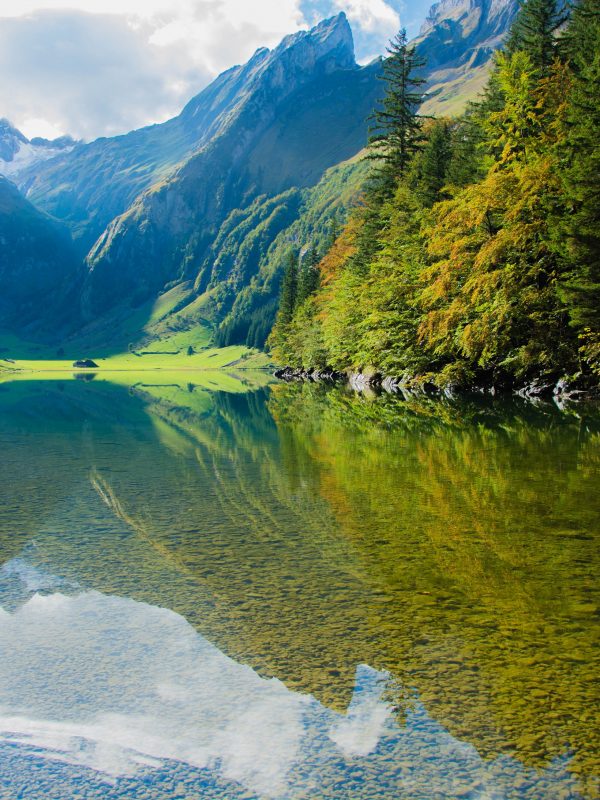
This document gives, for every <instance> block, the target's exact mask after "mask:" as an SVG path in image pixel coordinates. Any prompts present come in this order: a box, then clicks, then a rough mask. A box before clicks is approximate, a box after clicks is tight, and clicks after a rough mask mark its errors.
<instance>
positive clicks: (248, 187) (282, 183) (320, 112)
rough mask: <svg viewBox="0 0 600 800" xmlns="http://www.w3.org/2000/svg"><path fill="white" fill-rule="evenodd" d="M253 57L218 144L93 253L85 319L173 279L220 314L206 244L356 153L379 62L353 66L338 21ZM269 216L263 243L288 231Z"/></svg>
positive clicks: (129, 215) (220, 297)
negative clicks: (255, 207)
mask: <svg viewBox="0 0 600 800" xmlns="http://www.w3.org/2000/svg"><path fill="white" fill-rule="evenodd" d="M255 59H256V60H257V61H258V63H256V61H255V68H254V69H253V70H252V72H253V75H252V78H251V80H250V81H248V82H247V83H246V85H245V86H244V87H243V93H242V95H241V97H239V95H238V97H239V99H238V98H237V97H236V102H235V104H234V105H233V107H232V109H231V111H230V113H229V114H228V118H227V120H226V121H225V123H224V124H223V125H222V126H221V127H220V129H219V130H218V131H217V133H216V135H214V136H213V137H212V138H211V139H210V141H208V142H207V143H206V144H205V145H204V147H202V148H201V149H200V150H199V151H198V152H196V153H195V154H194V155H193V156H192V157H191V158H189V159H188V161H187V162H186V163H185V164H183V165H182V166H181V167H180V168H179V169H178V170H177V171H176V172H175V173H174V174H173V175H171V176H170V177H169V178H168V179H166V180H164V181H161V182H159V183H158V184H155V185H154V186H152V187H151V188H150V189H149V190H148V191H146V192H145V193H143V194H142V195H141V196H140V197H139V198H138V199H137V201H136V202H135V203H134V204H133V206H132V207H131V208H129V209H128V210H127V211H126V212H125V214H123V215H122V216H120V217H118V218H117V219H116V220H115V221H114V222H112V223H111V225H110V226H109V227H108V229H107V230H106V232H105V233H104V234H103V235H102V236H101V238H100V239H99V240H98V242H97V243H96V245H95V246H94V248H93V249H92V251H91V253H90V255H89V258H88V263H89V267H90V272H89V276H88V280H87V282H86V286H85V293H84V309H85V312H86V314H87V315H88V317H89V318H90V319H91V318H94V317H95V316H97V315H98V314H102V313H104V312H106V311H107V310H108V309H109V308H110V307H111V305H114V303H115V300H114V298H115V297H129V296H131V293H132V292H135V294H136V297H137V299H138V301H141V300H143V299H147V298H148V297H150V296H152V295H153V294H155V293H157V292H159V291H160V290H161V289H162V288H163V287H165V286H166V285H167V284H168V283H169V282H171V281H173V280H176V281H182V280H191V281H193V282H194V286H195V291H196V295H197V297H199V296H201V295H205V297H206V300H207V301H208V299H209V297H210V296H211V295H214V293H215V292H216V293H217V297H216V298H214V297H213V298H212V299H216V302H217V304H218V305H219V306H220V307H219V308H217V313H218V312H220V311H221V310H223V309H225V310H226V308H227V305H228V304H231V302H233V300H234V296H233V293H229V292H227V291H226V290H225V289H224V287H223V282H228V279H229V277H230V275H229V274H228V273H227V272H226V273H223V271H221V270H219V265H218V261H215V260H214V257H213V256H214V254H211V246H212V245H213V243H214V242H215V241H216V240H217V238H218V236H219V233H220V230H221V227H222V226H223V225H224V224H229V223H230V222H231V220H230V215H232V214H235V215H239V214H243V213H244V210H245V209H246V210H247V209H249V208H250V207H251V206H252V204H253V203H255V201H256V200H257V198H259V197H264V196H266V197H276V196H278V195H280V194H282V193H284V192H286V191H288V190H290V189H292V188H297V189H298V188H299V189H301V188H303V187H307V186H311V185H314V184H316V183H317V182H318V181H319V179H320V178H321V176H322V175H323V173H324V172H325V170H326V169H328V168H329V167H332V166H334V165H335V164H337V163H339V162H340V161H343V160H345V159H347V158H349V157H351V156H353V155H354V154H355V153H356V152H357V151H359V150H360V149H361V147H363V146H364V143H365V139H366V121H365V120H366V119H367V117H368V115H369V112H370V110H371V109H372V107H373V104H374V103H375V102H376V100H377V98H378V96H379V93H380V86H379V85H378V81H377V76H378V74H379V71H380V64H379V63H375V64H372V65H370V66H368V67H363V68H361V67H358V66H357V65H356V63H355V60H354V51H353V42H352V33H351V30H350V27H349V25H348V22H347V20H346V17H345V16H344V15H343V14H341V15H339V16H338V17H336V18H334V19H332V20H328V21H326V22H324V23H321V24H320V25H319V26H317V27H316V28H315V29H313V30H312V31H309V32H302V33H299V34H296V35H294V36H290V37H288V38H286V39H284V41H283V42H282V43H281V45H280V46H279V47H278V48H276V49H275V50H274V51H273V52H268V51H260V53H259V54H258V55H257V56H255ZM273 214H274V215H275V216H273V215H271V214H270V215H269V220H268V222H267V224H268V225H269V227H270V230H271V233H270V238H271V240H272V238H274V236H276V235H277V234H278V233H279V232H280V231H281V230H282V229H283V227H287V226H288V225H289V224H290V222H291V221H292V220H291V219H290V218H289V215H286V214H285V213H283V214H282V213H277V212H275V211H273ZM256 235H257V234H256ZM139 264H143V265H144V267H143V270H141V271H140V269H139V266H138V265H139ZM251 267H254V265H251ZM251 278H252V272H250V274H246V275H242V276H240V280H239V281H238V286H237V287H234V288H242V286H243V285H245V284H247V283H248V282H249V281H250V280H251ZM224 295H227V296H224Z"/></svg>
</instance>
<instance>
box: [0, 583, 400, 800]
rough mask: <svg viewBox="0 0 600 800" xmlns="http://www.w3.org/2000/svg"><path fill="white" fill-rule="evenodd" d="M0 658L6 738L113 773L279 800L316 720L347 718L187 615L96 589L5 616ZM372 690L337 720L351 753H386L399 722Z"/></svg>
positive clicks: (1, 724) (34, 601) (1, 732)
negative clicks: (200, 781)
mask: <svg viewBox="0 0 600 800" xmlns="http://www.w3.org/2000/svg"><path fill="white" fill-rule="evenodd" d="M15 643H18V647H15ZM0 651H1V652H3V653H10V657H9V658H3V659H2V661H1V662H0V738H2V739H3V740H4V741H6V742H12V743H18V744H23V745H28V746H29V747H35V748H36V749H37V750H38V752H39V754H40V755H42V756H43V757H44V758H46V759H52V760H59V761H63V762H64V763H67V764H72V765H77V766H84V767H88V768H91V769H93V770H95V771H97V772H100V773H102V774H104V775H106V776H109V777H112V778H119V777H126V776H132V775H135V774H136V773H137V772H139V771H140V769H147V768H148V767H150V768H152V767H159V766H161V765H162V764H163V763H164V761H166V760H171V761H180V762H183V763H185V764H188V765H189V766H191V767H195V768H197V769H210V770H213V771H217V772H218V773H219V775H220V776H221V777H222V778H224V779H226V780H229V781H235V782H236V783H239V784H241V785H242V786H243V787H244V788H246V789H247V790H250V791H252V792H256V793H258V794H260V795H263V796H266V797H272V796H280V795H282V794H284V793H285V792H286V789H287V787H288V780H289V774H290V771H291V769H292V767H293V766H294V764H296V763H297V762H298V761H299V760H300V759H301V758H302V755H303V752H304V751H305V750H306V749H307V747H308V748H310V744H311V743H310V737H311V735H312V736H316V735H318V732H317V728H315V726H314V725H313V726H309V725H308V722H309V719H311V718H312V720H313V722H314V717H315V715H316V716H319V715H325V716H326V717H327V721H328V723H329V725H331V723H332V722H334V719H333V718H334V717H338V716H339V715H335V714H334V713H333V712H330V711H326V710H325V709H323V708H322V707H321V706H319V704H318V703H317V702H316V701H315V700H314V699H312V698H310V697H307V696H303V695H300V694H297V693H295V692H292V691H290V690H289V689H287V688H286V687H285V685H284V684H283V683H281V682H280V681H279V680H276V679H264V678H261V677H260V676H259V675H257V674H256V673H255V672H254V671H253V670H252V669H250V668H249V667H246V666H243V665H240V664H237V663H236V662H234V661H232V660H231V659H230V658H228V657H227V656H225V655H224V654H223V653H221V652H220V651H219V650H217V648H215V647H214V646H213V645H211V644H210V643H209V642H207V641H206V640H205V639H204V638H202V637H201V636H200V635H198V634H197V633H196V631H195V630H194V629H193V628H192V627H191V626H190V625H189V624H188V623H187V622H186V621H185V620H184V619H183V618H182V617H180V616H179V615H177V614H175V613H173V612H171V611H168V610H166V609H161V608H155V607H152V606H149V605H146V604H143V603H138V602H135V601H133V600H128V599H123V598H118V597H110V596H106V595H103V594H100V593H98V592H86V593H82V594H78V595H75V596H67V595H64V594H52V595H41V594H35V595H34V596H33V597H32V598H31V599H30V600H29V601H28V602H26V603H25V604H24V605H23V606H21V607H20V608H19V609H18V610H17V611H16V612H15V613H13V614H8V613H6V612H3V611H2V612H0ZM373 690H374V691H375V692H376V693H378V692H379V691H380V690H379V689H378V687H377V685H376V683H374V682H373ZM365 694H366V701H367V702H366V703H365V704H364V707H363V704H362V702H361V701H360V700H358V701H357V703H356V704H355V706H353V709H352V710H351V714H350V717H349V718H348V721H347V724H346V723H343V722H341V718H340V720H339V721H338V727H335V724H334V725H333V730H334V731H335V732H334V734H332V739H333V740H334V741H335V742H337V743H338V745H339V746H340V748H341V751H342V752H343V753H347V754H349V755H350V754H366V753H368V752H370V751H371V750H372V749H373V748H374V747H376V745H377V741H378V738H379V736H380V735H381V733H382V732H383V725H384V722H385V718H386V717H387V716H388V715H389V711H388V709H387V707H386V706H384V705H382V703H381V701H380V700H379V699H378V694H375V696H373V694H372V692H369V691H368V690H367V691H366V692H365ZM374 720H376V724H375V725H374ZM324 724H325V722H324ZM344 725H346V726H345V727H344ZM317 727H318V726H317ZM311 731H312V733H311Z"/></svg>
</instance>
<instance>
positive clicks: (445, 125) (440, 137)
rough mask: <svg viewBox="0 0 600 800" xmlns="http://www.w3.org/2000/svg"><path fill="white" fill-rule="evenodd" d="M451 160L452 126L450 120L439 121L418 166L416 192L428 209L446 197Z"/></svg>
mask: <svg viewBox="0 0 600 800" xmlns="http://www.w3.org/2000/svg"><path fill="white" fill-rule="evenodd" d="M451 159H452V126H451V124H450V122H449V121H448V120H438V121H436V122H435V123H434V124H433V126H432V128H431V130H430V132H429V136H428V137H427V142H426V143H425V145H424V147H423V150H422V152H421V154H420V156H419V159H418V163H417V165H416V171H417V186H416V192H417V195H418V197H419V198H420V200H421V202H422V203H423V205H425V206H427V207H428V208H431V206H432V205H433V204H434V203H437V202H438V201H439V200H443V199H445V197H446V196H444V195H443V192H442V190H443V188H444V186H445V185H446V183H447V175H448V169H449V167H450V161H451Z"/></svg>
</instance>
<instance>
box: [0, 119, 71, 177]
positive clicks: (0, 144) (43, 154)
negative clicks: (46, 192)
mask: <svg viewBox="0 0 600 800" xmlns="http://www.w3.org/2000/svg"><path fill="white" fill-rule="evenodd" d="M76 144H77V143H76V142H75V140H74V139H72V138H71V137H70V136H61V137H60V138H58V139H54V141H49V140H48V139H42V138H39V137H38V138H35V139H32V140H31V141H30V140H29V139H28V138H27V137H26V136H24V135H23V134H22V133H21V131H20V130H18V129H17V128H15V126H14V125H13V124H12V123H11V122H10V121H9V120H7V119H6V118H5V117H3V118H2V119H0V175H10V176H13V175H16V174H17V173H18V172H20V171H21V170H22V169H24V168H26V167H28V166H31V165H32V164H36V163H38V162H39V161H45V160H46V159H49V158H53V157H54V156H55V155H57V154H58V153H61V152H69V151H70V150H72V149H73V148H74V147H75V145H76Z"/></svg>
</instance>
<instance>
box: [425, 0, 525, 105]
mask: <svg viewBox="0 0 600 800" xmlns="http://www.w3.org/2000/svg"><path fill="white" fill-rule="evenodd" d="M518 7H519V4H518V0H440V2H439V3H436V4H435V5H433V6H432V7H431V10H430V12H429V14H428V16H427V19H426V20H425V22H424V23H423V26H422V28H421V32H420V35H419V36H418V37H417V39H416V40H415V43H416V45H417V47H418V49H419V52H420V53H421V55H423V56H424V57H425V58H426V60H427V66H426V73H425V77H426V78H427V87H426V88H427V90H428V99H427V102H426V103H425V106H424V108H423V112H424V113H434V114H453V113H456V112H457V111H460V110H462V108H463V107H464V104H465V102H466V100H467V99H472V98H473V97H474V96H475V95H476V94H477V93H478V91H480V90H481V89H482V88H483V85H484V83H485V81H486V79H487V75H488V71H489V67H490V62H491V58H492V55H493V53H494V51H495V50H497V48H498V47H499V46H500V45H501V43H502V40H503V38H504V37H505V36H506V33H507V32H508V30H509V28H510V25H511V23H512V21H513V19H514V18H515V15H516V13H517V11H518Z"/></svg>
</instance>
